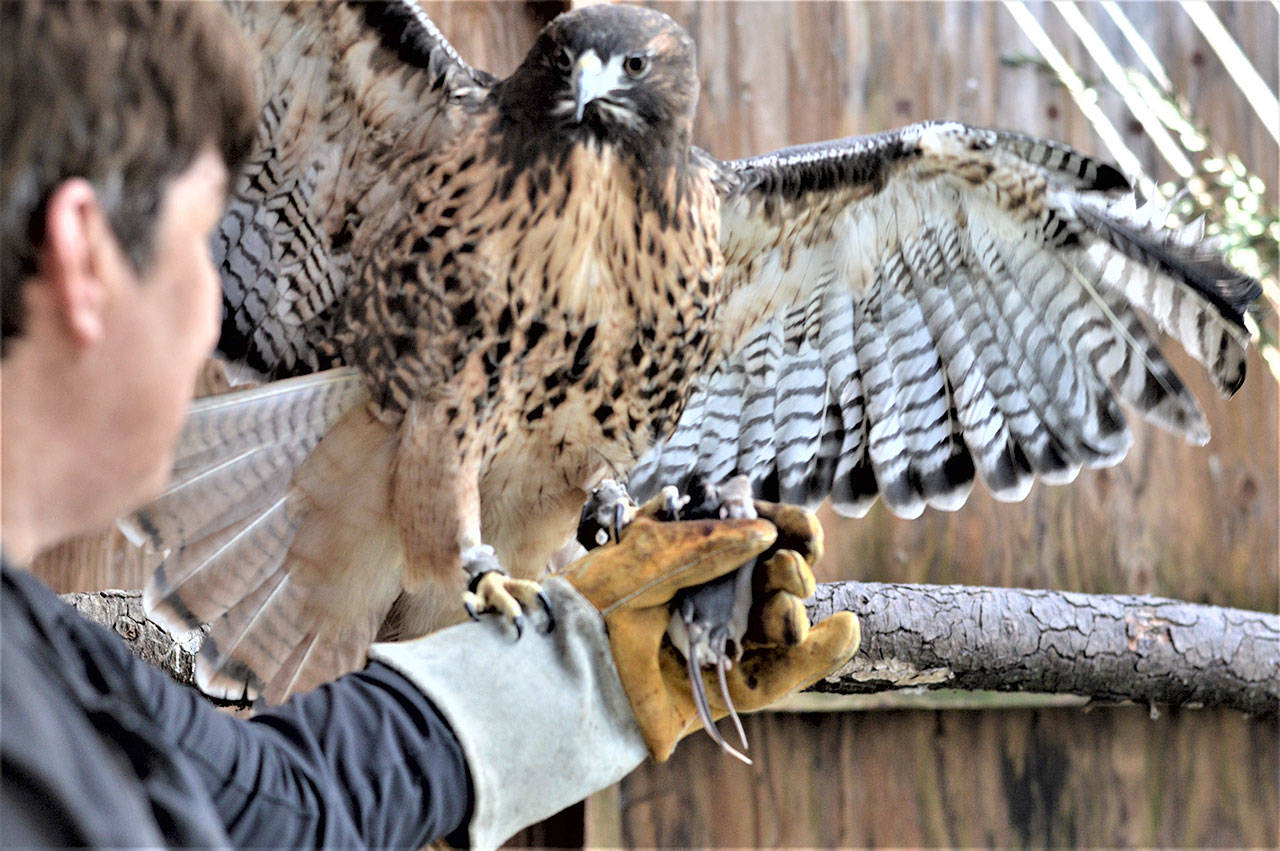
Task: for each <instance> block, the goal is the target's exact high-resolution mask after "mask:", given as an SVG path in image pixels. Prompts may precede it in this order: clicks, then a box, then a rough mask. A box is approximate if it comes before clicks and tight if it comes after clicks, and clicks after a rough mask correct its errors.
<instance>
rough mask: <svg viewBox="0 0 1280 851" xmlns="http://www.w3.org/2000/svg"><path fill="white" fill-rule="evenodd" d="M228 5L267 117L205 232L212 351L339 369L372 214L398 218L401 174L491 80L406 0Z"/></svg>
mask: <svg viewBox="0 0 1280 851" xmlns="http://www.w3.org/2000/svg"><path fill="white" fill-rule="evenodd" d="M232 9H233V12H234V14H235V16H236V19H237V20H238V22H239V23H240V24H241V25H242V26H243V27H244V29H245V30H246V31H247V32H248V34H249V36H250V39H251V40H252V41H253V42H254V43H255V44H256V45H257V46H258V47H259V49H260V51H259V52H260V54H261V65H260V70H259V75H258V89H259V95H260V97H261V99H262V101H263V112H262V118H261V120H260V122H259V126H258V138H257V144H256V146H255V152H254V155H253V157H252V158H251V160H250V162H249V163H248V165H247V166H246V168H245V169H244V171H243V172H242V173H241V175H240V176H239V179H238V181H237V183H236V185H235V187H234V188H233V192H232V197H231V200H230V203H229V205H228V209H227V213H226V215H225V216H224V218H223V220H222V222H221V225H220V227H219V229H218V233H217V234H216V235H215V237H214V240H213V253H214V260H215V262H216V263H217V265H218V266H219V269H220V271H221V274H222V280H223V293H224V310H225V314H224V320H223V328H222V337H221V340H220V342H219V349H220V350H221V352H222V354H223V355H224V356H226V357H227V358H229V359H231V360H235V361H243V362H246V363H247V364H249V365H250V366H252V367H253V368H255V369H257V370H259V371H261V372H263V373H266V374H268V375H271V376H273V377H284V376H288V375H297V374H301V373H306V372H312V371H315V370H317V369H321V368H324V367H328V366H333V365H335V361H334V358H333V355H332V352H330V351H328V349H329V348H331V345H330V344H331V340H332V331H331V329H330V328H329V320H330V317H331V315H332V313H333V312H334V306H335V304H336V303H337V302H339V301H340V300H341V299H342V297H343V295H344V293H345V291H346V288H347V284H348V281H349V280H350V279H351V276H352V274H353V271H354V264H355V258H357V257H361V256H367V254H368V245H369V244H371V243H375V242H376V240H377V238H378V237H379V236H380V228H379V222H382V221H385V220H388V219H389V218H390V219H391V220H394V217H399V218H401V219H403V218H404V215H405V214H406V211H405V210H404V209H403V208H404V206H405V205H406V204H407V203H408V201H407V200H406V198H405V192H404V189H403V187H404V185H405V184H404V181H403V180H401V179H400V176H401V175H402V174H404V173H405V172H404V170H405V169H406V168H412V162H413V159H414V157H415V156H419V155H421V152H423V151H430V150H432V149H433V148H435V147H436V146H438V145H439V144H440V143H441V142H442V141H443V140H446V139H448V138H449V137H450V136H451V135H452V134H453V133H454V132H455V129H456V122H457V118H456V115H457V113H456V109H455V108H460V106H461V105H463V104H465V103H467V102H468V101H472V100H475V99H478V98H482V97H483V95H484V93H485V92H486V91H487V90H488V87H489V86H490V85H491V84H492V83H493V78H492V77H491V76H490V75H488V74H486V73H485V72H483V71H477V70H475V69H473V68H471V67H469V66H468V65H467V64H466V63H464V62H463V61H462V60H461V59H460V58H459V57H458V54H457V53H456V52H455V51H454V49H453V47H452V46H451V45H450V44H449V43H448V42H447V41H446V40H445V39H444V37H443V36H442V35H441V34H440V31H439V30H438V29H437V28H436V26H435V24H433V23H432V22H431V20H430V19H429V18H428V17H427V16H426V14H425V13H423V11H422V10H421V9H420V8H419V7H418V5H417V3H416V2H414V0H393V2H387V3H368V4H345V3H335V4H331V5H319V6H317V5H312V4H301V6H298V7H292V6H289V7H286V6H284V5H283V4H277V3H256V2H246V3H242V4H236V5H233V7H232Z"/></svg>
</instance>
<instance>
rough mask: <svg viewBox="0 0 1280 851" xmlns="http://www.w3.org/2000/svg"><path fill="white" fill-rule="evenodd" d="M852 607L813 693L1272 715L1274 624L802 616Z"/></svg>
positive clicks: (992, 598)
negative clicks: (926, 691)
mask: <svg viewBox="0 0 1280 851" xmlns="http://www.w3.org/2000/svg"><path fill="white" fill-rule="evenodd" d="M63 599H65V600H67V601H68V602H70V603H71V604H72V605H73V606H75V607H76V609H78V610H79V611H80V613H81V614H83V615H84V616H85V617H88V618H89V619H90V620H94V621H97V622H98V623H101V624H104V625H106V626H108V627H110V628H111V629H114V630H115V631H116V632H117V633H119V634H120V635H121V636H122V637H123V638H124V639H125V641H126V642H128V643H129V645H130V647H131V648H132V649H133V651H134V653H135V654H137V655H138V656H140V657H141V658H142V659H144V660H146V661H147V662H150V663H151V664H153V665H156V666H157V667H159V668H161V669H162V670H164V671H165V672H166V673H168V674H169V675H170V676H171V677H173V678H174V679H176V680H178V681H179V682H182V683H185V684H187V685H192V684H193V683H194V670H195V653H196V651H197V650H198V649H199V644H200V641H201V640H202V639H203V634H202V633H200V632H197V633H195V634H193V635H191V636H185V637H179V639H176V640H175V637H174V636H173V635H171V634H170V633H168V632H166V631H165V630H164V628H163V627H161V626H160V625H159V624H157V623H155V622H154V621H152V620H151V619H150V618H148V617H147V616H146V615H145V614H144V613H143V610H142V600H141V595H140V594H139V593H138V592H136V591H99V592H93V593H81V594H66V595H63ZM842 610H848V611H852V612H854V613H856V614H857V615H858V617H859V619H860V620H861V623H862V646H861V648H860V649H859V651H858V653H857V655H856V656H854V658H853V660H852V661H851V662H850V663H849V664H848V665H846V666H845V667H844V668H843V669H841V670H840V671H837V672H836V673H835V674H833V675H832V676H830V677H827V678H826V679H824V680H821V681H819V682H818V683H815V684H814V685H813V686H811V690H813V691H821V692H834V693H839V694H857V693H868V692H881V691H888V690H891V689H900V688H909V687H923V688H949V689H982V690H989V691H1021V692H1041V693H1045V692H1048V693H1059V694H1078V695H1084V696H1087V697H1090V698H1092V699H1094V700H1098V701H1107V702H1110V701H1126V700H1127V701H1133V702H1136V703H1144V704H1165V705H1172V706H1185V707H1197V706H1226V707H1231V708H1234V709H1239V710H1241V711H1244V712H1248V713H1252V714H1270V713H1275V712H1277V711H1278V710H1280V616H1278V615H1274V614H1266V613H1262V612H1251V611H1244V610H1241V609H1227V608H1219V607H1215V606H1202V605H1196V604H1193V603H1184V602H1180V601H1178V600H1167V599H1162V598H1159V597H1140V596H1127V595H1102V594H1075V593H1069V592H1057V591H1041V590H1025V589H1014V588H978V587H970V586H962V585H896V584H885V583H873V582H837V583H827V584H823V585H819V586H818V591H817V593H816V594H815V595H814V598H813V600H811V601H810V604H809V615H810V617H811V618H812V619H813V620H815V621H816V620H820V619H822V618H825V617H827V616H828V615H830V614H831V613H833V612H836V611H842Z"/></svg>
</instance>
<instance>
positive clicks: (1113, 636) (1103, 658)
mask: <svg viewBox="0 0 1280 851" xmlns="http://www.w3.org/2000/svg"><path fill="white" fill-rule="evenodd" d="M841 610H848V611H852V612H855V613H857V615H858V616H859V618H860V620H861V623H862V646H861V648H860V649H859V651H858V653H857V655H856V656H854V658H853V660H852V661H851V662H850V663H849V664H848V665H846V666H845V667H844V668H843V669H842V670H840V671H837V672H836V673H835V674H834V675H832V676H830V677H828V678H826V679H825V680H823V681H821V682H819V683H817V684H815V685H814V686H813V687H812V690H815V691H825V692H836V693H841V694H854V693H862V692H875V691H884V690H886V689H890V688H901V687H911V686H916V687H919V686H923V687H925V688H952V689H986V690H993V691H1031V692H1044V693H1068V694H1079V695H1085V696H1088V697H1090V698H1093V699H1095V700H1098V701H1123V700H1129V701H1134V702H1136V703H1144V704H1166V705H1173V706H1186V707H1196V706H1227V707H1231V708H1234V709H1239V710H1241V711H1244V712H1249V713H1252V714H1269V713H1275V712H1276V711H1277V710H1278V709H1280V616H1278V615H1273V614H1266V613H1262V612H1251V611H1245V610H1242V609H1228V608H1220V607H1215V606H1203V605H1196V604H1194V603H1185V602H1181V601H1178V600H1168V599H1164V598H1160V597H1147V596H1128V595H1103V594H1075V593H1070V592H1060V591H1043V590H1025V589H1013V588H980V587H972V586H965V585H897V584H887V583H871V582H866V583H864V582H835V583H829V584H824V585H820V586H819V587H818V591H817V594H815V595H814V598H813V600H811V601H810V605H809V612H810V617H811V618H813V619H814V620H820V619H821V618H824V617H826V616H827V615H829V614H831V613H832V612H836V611H841Z"/></svg>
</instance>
